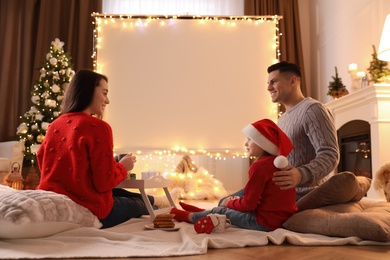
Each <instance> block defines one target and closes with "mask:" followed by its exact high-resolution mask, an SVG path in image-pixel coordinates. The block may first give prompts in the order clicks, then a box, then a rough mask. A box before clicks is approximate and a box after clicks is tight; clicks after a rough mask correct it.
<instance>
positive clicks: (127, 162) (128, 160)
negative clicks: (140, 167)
mask: <svg viewBox="0 0 390 260" xmlns="http://www.w3.org/2000/svg"><path fill="white" fill-rule="evenodd" d="M136 162H137V159H136V157H135V156H134V155H133V154H132V153H129V154H127V155H126V156H125V157H122V159H121V160H120V161H119V163H121V164H123V166H125V168H126V170H127V171H131V170H132V169H133V168H134V163H136Z"/></svg>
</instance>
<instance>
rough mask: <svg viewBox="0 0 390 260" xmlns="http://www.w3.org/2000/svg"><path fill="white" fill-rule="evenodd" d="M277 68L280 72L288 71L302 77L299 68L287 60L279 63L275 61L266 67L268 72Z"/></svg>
mask: <svg viewBox="0 0 390 260" xmlns="http://www.w3.org/2000/svg"><path fill="white" fill-rule="evenodd" d="M275 70H279V72H280V73H283V72H290V73H292V74H294V75H295V76H298V77H302V75H301V74H302V73H301V68H300V67H299V66H298V65H297V64H295V63H290V62H287V61H281V62H279V63H275V64H273V65H271V66H269V67H268V69H267V72H268V73H270V72H272V71H275Z"/></svg>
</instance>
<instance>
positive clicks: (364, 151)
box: [337, 120, 372, 178]
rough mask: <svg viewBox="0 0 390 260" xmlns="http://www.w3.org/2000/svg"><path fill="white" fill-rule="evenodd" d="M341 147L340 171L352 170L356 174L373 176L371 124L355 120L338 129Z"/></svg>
mask: <svg viewBox="0 0 390 260" xmlns="http://www.w3.org/2000/svg"><path fill="white" fill-rule="evenodd" d="M337 136H338V141H339V147H340V163H339V165H338V168H337V169H338V172H343V171H350V172H353V173H354V174H355V175H356V176H365V177H368V178H372V167H371V135H370V124H369V123H368V122H366V121H363V120H353V121H350V122H348V123H346V124H345V125H343V126H342V127H340V128H339V129H338V131H337Z"/></svg>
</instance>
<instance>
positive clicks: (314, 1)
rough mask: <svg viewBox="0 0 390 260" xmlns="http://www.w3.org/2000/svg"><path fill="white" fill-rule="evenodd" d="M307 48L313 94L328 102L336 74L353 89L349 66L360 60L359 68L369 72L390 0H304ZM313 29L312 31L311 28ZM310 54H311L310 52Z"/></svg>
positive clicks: (303, 15)
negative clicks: (330, 86)
mask: <svg viewBox="0 0 390 260" xmlns="http://www.w3.org/2000/svg"><path fill="white" fill-rule="evenodd" d="M299 4H300V13H301V14H300V17H301V18H302V17H305V15H306V16H307V15H308V14H309V15H308V16H310V19H309V24H310V27H309V28H307V24H306V23H307V21H308V19H307V17H305V18H304V19H302V24H301V27H302V33H303V37H302V38H303V41H304V43H303V44H304V46H309V47H310V48H308V49H306V48H304V50H309V51H305V69H306V71H307V72H308V73H306V74H310V75H311V79H310V81H308V82H309V84H308V85H311V86H312V89H311V96H312V97H314V98H317V99H318V100H320V101H322V102H324V103H327V102H329V101H331V100H332V99H331V97H329V96H327V95H326V93H327V91H328V84H329V82H330V81H331V80H332V76H334V75H335V71H334V67H335V66H337V69H338V72H339V76H340V77H341V78H342V81H343V83H344V84H345V85H346V86H347V88H349V89H350V86H351V84H352V80H351V76H350V74H349V73H348V65H349V64H351V63H356V64H357V65H358V70H359V71H366V69H367V68H368V67H369V65H370V61H371V59H372V56H371V54H372V52H373V50H372V45H375V47H376V48H377V49H378V47H379V41H380V37H381V33H382V28H383V24H384V21H385V18H386V15H387V14H389V13H390V1H388V0H353V1H346V0H343V1H340V0H311V1H310V0H300V1H299ZM308 10H309V11H308ZM308 29H309V31H308ZM308 53H310V55H307V54H308Z"/></svg>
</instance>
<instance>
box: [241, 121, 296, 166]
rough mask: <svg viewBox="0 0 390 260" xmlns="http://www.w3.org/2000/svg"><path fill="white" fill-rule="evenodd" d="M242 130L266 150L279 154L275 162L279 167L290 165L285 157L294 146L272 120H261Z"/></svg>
mask: <svg viewBox="0 0 390 260" xmlns="http://www.w3.org/2000/svg"><path fill="white" fill-rule="evenodd" d="M242 132H243V133H244V134H245V135H246V136H247V137H248V138H249V139H251V140H252V141H253V142H254V143H255V144H257V145H258V146H260V148H262V149H263V150H264V151H266V152H268V153H269V154H272V155H275V156H277V158H276V159H275V162H274V163H275V166H276V167H277V168H284V167H286V166H287V165H288V163H287V159H283V157H284V158H285V157H286V156H287V155H288V154H289V153H290V152H291V150H292V149H293V148H294V146H293V144H292V143H291V141H290V139H289V138H288V137H287V135H286V134H285V133H284V132H283V131H282V130H281V129H280V128H279V127H278V126H277V125H276V124H275V123H274V122H273V121H272V120H270V119H262V120H259V121H257V122H254V123H252V124H250V125H247V126H246V127H245V128H244V129H243V130H242ZM276 164H277V165H276Z"/></svg>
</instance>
